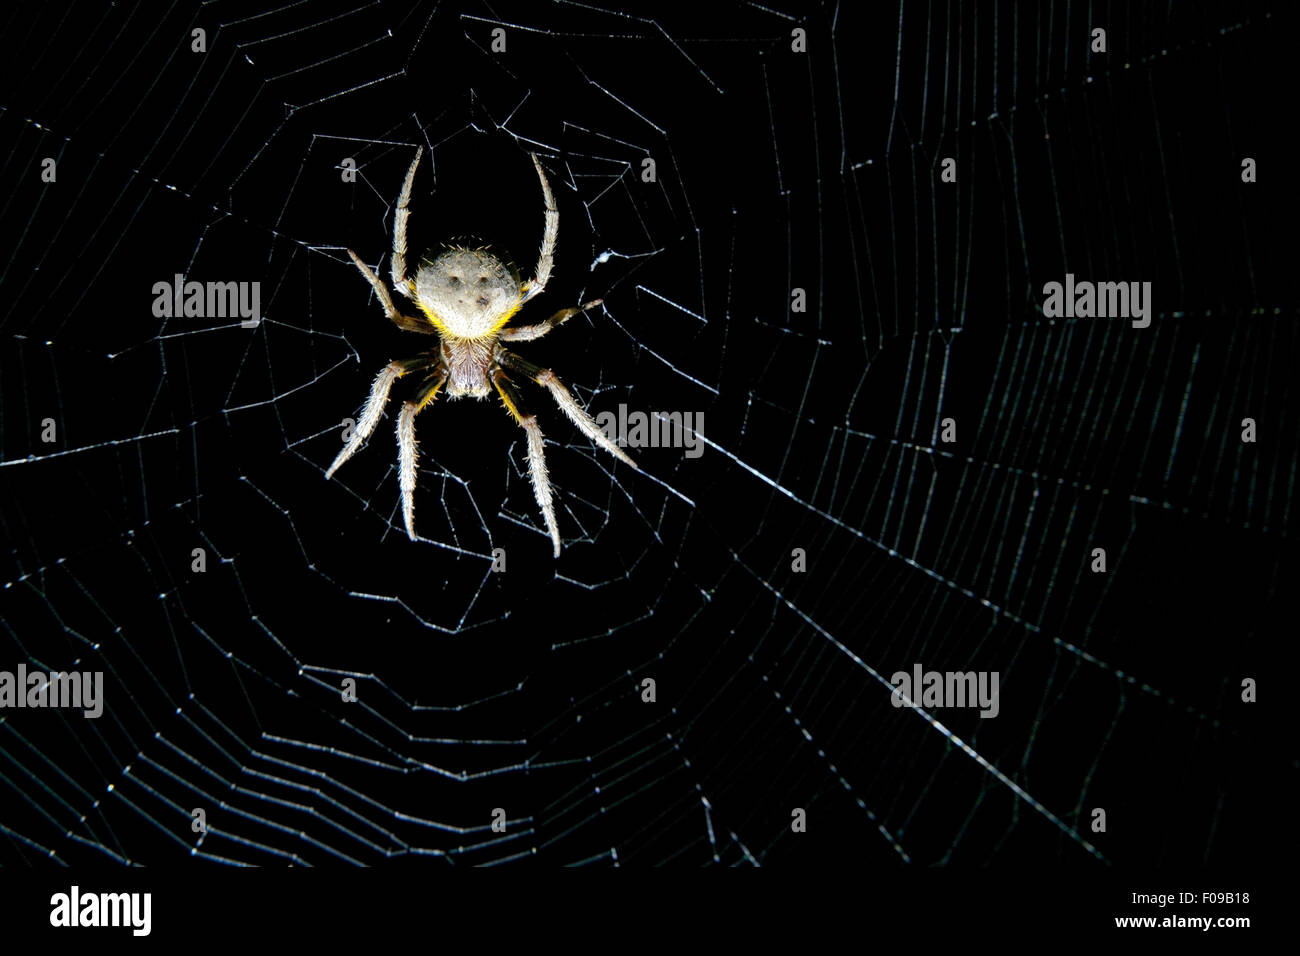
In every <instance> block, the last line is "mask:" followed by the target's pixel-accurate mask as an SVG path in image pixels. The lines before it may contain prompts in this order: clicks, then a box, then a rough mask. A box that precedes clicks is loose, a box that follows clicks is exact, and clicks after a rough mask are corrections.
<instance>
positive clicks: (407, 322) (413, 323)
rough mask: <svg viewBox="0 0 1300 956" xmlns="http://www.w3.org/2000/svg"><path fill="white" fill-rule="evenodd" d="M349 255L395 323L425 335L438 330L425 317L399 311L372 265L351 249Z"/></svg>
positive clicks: (406, 329) (401, 327)
mask: <svg viewBox="0 0 1300 956" xmlns="http://www.w3.org/2000/svg"><path fill="white" fill-rule="evenodd" d="M348 255H350V256H351V257H352V261H353V262H355V263H356V264H357V268H358V269H360V270H361V274H362V275H363V276H365V277H366V281H367V282H369V283H370V284H371V285H372V286H373V287H374V289H375V295H377V296H379V304H380V305H382V306H383V307H384V315H386V316H388V318H389V319H390V320H391V321H392V323H393V324H394V325H396V326H397V327H398V328H399V329H404V330H405V331H407V332H423V333H424V334H425V335H433V334H435V333H436V332H437V331H438V330H437V329H435V328H434V327H433V325H432V324H430V323H429V322H427V321H425V320H424V319H416V318H413V317H411V316H409V315H403V314H402V313H401V312H398V311H397V306H395V305H393V297H392V296H391V295H389V294H388V287H387V286H386V285H384V283H383V280H381V279H380V278H379V276H377V275H375V274H374V273H373V272H371V271H370V266H368V265H366V264H365V263H364V262H362V261H361V257H360V256H358V255H357V254H356V253H355V252H353V251H352V250H351V249H349V250H348Z"/></svg>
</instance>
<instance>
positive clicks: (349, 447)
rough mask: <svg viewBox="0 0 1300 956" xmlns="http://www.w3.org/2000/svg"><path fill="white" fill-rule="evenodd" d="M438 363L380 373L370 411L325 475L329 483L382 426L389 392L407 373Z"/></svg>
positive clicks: (395, 366) (401, 365)
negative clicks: (376, 429) (378, 427)
mask: <svg viewBox="0 0 1300 956" xmlns="http://www.w3.org/2000/svg"><path fill="white" fill-rule="evenodd" d="M434 361H435V360H434V359H433V358H431V357H430V356H427V355H421V356H419V357H418V358H410V359H398V360H397V361H395V362H389V363H388V364H387V365H385V366H384V367H383V368H382V369H380V370H379V374H378V375H376V376H375V383H374V384H373V385H371V386H370V397H369V398H368V399H366V407H365V408H364V409H362V411H361V420H360V421H359V422H357V426H356V428H355V429H353V431H352V437H351V438H349V439H348V443H347V444H346V445H344V446H343V450H342V451H341V452H339V454H338V457H337V458H335V459H334V464H332V465H330V467H329V471H327V472H325V479H326V480H327V481H328V480H329V479H330V478H333V477H334V472H336V471H338V470H339V466H340V465H342V464H343V463H344V462H345V461H347V460H348V459H349V458H351V457H352V456H353V455H354V454H356V451H357V449H358V448H360V447H361V446H362V444H363V443H364V442H365V440H366V439H367V438H369V437H370V433H371V432H373V431H374V430H375V426H376V425H378V424H379V419H380V418H381V417H382V416H383V414H384V406H385V405H387V404H388V391H389V389H391V388H392V387H393V383H394V382H395V381H397V380H398V379H399V378H401V377H402V376H403V375H405V374H406V373H407V372H418V371H420V369H425V368H428V367H429V366H430V365H432V364H433V362H434Z"/></svg>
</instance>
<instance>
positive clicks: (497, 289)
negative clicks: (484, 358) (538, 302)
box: [415, 246, 523, 339]
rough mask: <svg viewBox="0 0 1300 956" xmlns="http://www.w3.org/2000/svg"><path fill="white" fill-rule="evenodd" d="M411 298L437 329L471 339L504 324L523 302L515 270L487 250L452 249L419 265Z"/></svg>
mask: <svg viewBox="0 0 1300 956" xmlns="http://www.w3.org/2000/svg"><path fill="white" fill-rule="evenodd" d="M415 300H416V303H417V304H418V305H419V306H420V309H421V310H422V311H423V312H424V314H425V315H426V316H428V317H429V320H430V321H431V322H433V324H434V325H435V326H437V327H438V331H440V332H444V333H448V334H450V335H452V336H455V337H457V338H462V339H476V338H481V337H483V336H487V335H491V334H492V333H494V332H495V331H496V330H497V329H499V328H501V327H502V326H503V325H505V324H506V322H507V321H509V319H510V317H511V316H512V315H514V314H515V312H516V311H517V310H518V308H519V306H520V303H521V302H522V300H523V289H522V288H521V284H520V281H519V275H518V273H517V272H516V271H515V269H514V267H513V266H511V265H510V264H509V263H506V262H503V261H501V259H499V258H497V257H496V256H495V255H493V254H492V253H491V252H489V251H488V250H487V248H486V247H484V248H480V249H466V248H464V247H461V246H452V247H450V248H448V249H446V250H445V251H443V252H441V253H439V254H438V255H437V256H434V257H432V258H429V257H426V258H425V259H424V260H423V261H422V262H421V263H420V269H419V271H418V272H417V273H416V274H415Z"/></svg>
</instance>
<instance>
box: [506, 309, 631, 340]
mask: <svg viewBox="0 0 1300 956" xmlns="http://www.w3.org/2000/svg"><path fill="white" fill-rule="evenodd" d="M604 301H605V300H604V299H592V300H591V301H590V302H588V303H586V304H585V305H580V306H578V307H577V308H576V309H561V310H560V311H559V312H556V313H555V314H554V315H553V316H551V317H550V318H549V319H546V320H545V321H543V322H538V323H537V324H536V325H521V326H518V327H516V328H513V329H503V330H502V332H501V336H500V337H501V341H503V342H531V341H532V340H533V339H540V338H541V337H542V336H543V335H545V334H546V333H547V332H549V331H551V329H555V328H559V327H560V326H561V325H563V324H564V323H565V322H567V321H568V320H569V319H570V318H571V317H573V316H575V315H577V314H578V313H580V312H586V311H587V310H588V309H594V308H595V307H596V306H598V305H600V304H601V303H602V302H604Z"/></svg>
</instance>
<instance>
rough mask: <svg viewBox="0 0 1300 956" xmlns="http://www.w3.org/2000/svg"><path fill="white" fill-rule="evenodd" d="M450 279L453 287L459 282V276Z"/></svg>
mask: <svg viewBox="0 0 1300 956" xmlns="http://www.w3.org/2000/svg"><path fill="white" fill-rule="evenodd" d="M450 278H451V282H452V285H455V284H457V283H458V282H460V276H451V277H450Z"/></svg>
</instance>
